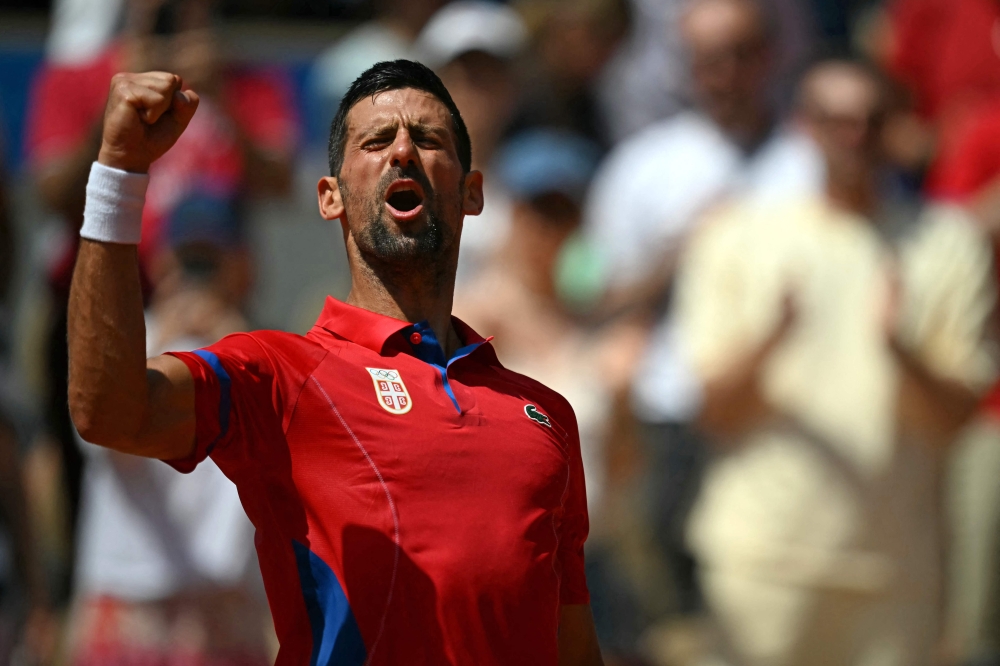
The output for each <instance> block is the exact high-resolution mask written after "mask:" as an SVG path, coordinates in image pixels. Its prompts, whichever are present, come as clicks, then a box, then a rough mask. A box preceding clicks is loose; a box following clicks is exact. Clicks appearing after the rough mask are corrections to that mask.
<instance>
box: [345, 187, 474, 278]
mask: <svg viewBox="0 0 1000 666" xmlns="http://www.w3.org/2000/svg"><path fill="white" fill-rule="evenodd" d="M400 178H412V179H413V180H415V181H417V182H418V183H420V186H421V187H422V188H423V190H424V210H423V216H424V219H425V223H424V224H423V225H421V226H420V228H419V229H416V230H413V231H406V230H393V227H394V226H395V224H394V222H393V219H392V215H391V214H390V213H389V211H388V210H386V206H385V193H386V191H387V190H388V188H389V186H390V185H391V184H392V183H393V182H394V181H396V180H398V179H400ZM340 187H341V190H342V192H343V195H344V201H345V204H346V208H347V209H348V210H356V211H360V214H361V218H362V219H363V220H364V221H365V224H364V226H363V228H362V229H361V231H360V232H359V233H358V234H356V235H355V237H354V240H355V243H356V244H357V247H358V251H359V252H360V254H361V258H362V259H363V260H364V261H365V263H366V264H367V265H368V266H369V267H370V268H371V269H372V270H373V271H375V272H376V273H380V274H384V275H386V276H387V277H388V276H389V275H394V276H412V277H415V276H416V274H428V273H430V274H433V275H435V276H440V275H442V274H444V273H447V272H448V268H449V267H450V266H449V265H450V263H452V262H451V261H450V255H451V254H452V252H451V249H452V245H453V243H454V240H455V232H454V231H453V230H452V229H451V228H450V227H448V225H447V224H445V223H444V222H443V221H442V217H443V213H444V211H443V202H442V201H441V200H440V198H439V197H438V196H437V193H436V192H435V191H434V189H433V188H432V187H431V185H430V183H429V182H428V181H427V178H426V177H425V176H424V175H423V174H422V173H419V172H416V171H415V170H409V169H399V168H396V169H392V170H390V171H388V172H387V173H386V174H384V175H383V176H382V178H381V179H380V180H379V182H378V184H377V185H376V186H375V189H374V191H373V192H372V193H371V195H370V196H367V197H365V196H363V195H360V194H355V192H354V191H353V190H352V189H350V188H349V187H347V186H346V184H344V183H342V184H341V186H340ZM415 223H416V222H415ZM417 224H418V223H417Z"/></svg>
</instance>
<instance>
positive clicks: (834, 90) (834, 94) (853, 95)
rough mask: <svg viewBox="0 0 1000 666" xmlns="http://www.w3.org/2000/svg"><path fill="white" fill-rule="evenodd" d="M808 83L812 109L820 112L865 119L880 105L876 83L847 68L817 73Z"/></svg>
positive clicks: (861, 73)
mask: <svg viewBox="0 0 1000 666" xmlns="http://www.w3.org/2000/svg"><path fill="white" fill-rule="evenodd" d="M810 83H811V90H810V91H809V92H810V93H811V97H812V103H813V106H814V108H816V109H817V110H818V111H820V112H821V113H825V114H828V115H834V116H865V115H869V114H871V113H874V112H876V111H877V110H878V108H879V106H880V102H881V100H880V94H879V86H878V84H877V83H876V82H875V81H874V80H872V79H871V77H869V76H868V75H867V74H865V73H863V72H861V71H856V70H854V69H852V68H849V67H831V68H829V69H827V70H825V71H820V72H817V73H816V74H814V78H813V80H812V81H811V82H810Z"/></svg>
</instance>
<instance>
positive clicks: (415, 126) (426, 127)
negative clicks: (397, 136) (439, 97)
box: [359, 120, 451, 140]
mask: <svg viewBox="0 0 1000 666" xmlns="http://www.w3.org/2000/svg"><path fill="white" fill-rule="evenodd" d="M406 127H407V129H408V130H409V131H410V132H411V133H412V134H415V135H417V136H421V135H424V136H427V135H433V136H438V137H445V136H449V135H450V133H451V131H450V129H449V128H447V127H442V126H439V125H432V124H430V123H426V122H415V123H408V124H407V126H406ZM398 128H399V121H398V120H390V121H388V122H385V123H383V124H381V125H376V126H375V127H371V128H369V129H367V130H363V131H362V132H361V133H360V135H359V139H361V140H364V139H368V138H371V137H377V136H382V135H385V134H389V133H390V132H392V133H394V132H396V130H397V129H398Z"/></svg>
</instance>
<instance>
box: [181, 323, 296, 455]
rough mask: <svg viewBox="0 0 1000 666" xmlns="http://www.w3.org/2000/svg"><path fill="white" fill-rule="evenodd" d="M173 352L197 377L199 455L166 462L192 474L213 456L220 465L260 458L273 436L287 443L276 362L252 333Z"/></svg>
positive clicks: (196, 452) (192, 374)
mask: <svg viewBox="0 0 1000 666" xmlns="http://www.w3.org/2000/svg"><path fill="white" fill-rule="evenodd" d="M168 353H169V354H170V355H171V356H174V357H176V358H178V359H180V360H181V361H183V362H184V364H185V365H187V367H188V369H189V370H190V371H191V376H192V377H193V378H194V386H195V419H196V425H195V450H194V453H193V454H192V455H190V456H188V457H187V458H184V459H180V460H167V461H164V462H166V463H167V464H168V465H170V466H172V467H174V468H175V469H177V470H178V471H180V472H184V473H188V472H190V471H192V470H193V469H194V468H195V467H196V466H197V465H198V464H199V463H201V462H202V461H203V460H204V459H205V458H207V457H208V456H209V455H211V456H212V457H213V459H215V460H216V462H218V463H219V465H220V467H223V468H224V466H229V467H233V466H238V465H243V464H246V463H247V462H248V461H250V460H252V459H254V457H255V455H254V454H255V453H257V454H259V453H260V451H259V449H260V448H261V447H262V446H264V443H265V442H267V441H269V440H268V438H269V437H270V438H271V440H270V441H274V439H273V438H274V437H278V440H277V441H282V439H283V438H282V430H281V418H280V412H281V403H280V398H279V396H278V393H279V391H278V390H277V389H278V383H277V382H276V376H275V375H276V373H275V368H274V364H273V362H272V360H271V358H270V357H269V355H268V354H267V353H266V351H265V349H264V347H263V346H262V345H261V344H260V343H259V342H258V341H257V340H255V339H254V337H253V336H252V335H250V334H244V333H240V334H236V335H230V336H228V337H225V338H223V339H222V340H220V341H219V342H217V343H216V344H214V345H211V346H209V347H206V348H204V349H199V350H196V351H193V352H168ZM224 471H225V468H224Z"/></svg>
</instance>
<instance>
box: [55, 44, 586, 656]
mask: <svg viewBox="0 0 1000 666" xmlns="http://www.w3.org/2000/svg"><path fill="white" fill-rule="evenodd" d="M197 106H198V96H197V94H196V93H195V92H194V91H191V90H185V89H184V86H183V83H182V81H181V80H180V78H179V77H177V76H175V75H172V74H167V73H162V72H152V73H147V74H119V75H117V76H116V77H115V78H114V81H113V83H112V87H111V94H110V98H109V100H108V106H107V111H106V113H105V120H104V138H103V145H102V148H101V152H100V156H99V158H98V161H97V163H95V164H94V166H93V169H92V171H91V175H90V182H89V184H88V187H87V211H86V215H85V218H86V219H85V223H84V226H83V229H82V230H81V235H82V236H83V239H84V240H83V242H82V243H81V247H80V255H79V259H78V261H77V267H76V273H75V277H74V281H73V291H72V296H71V301H70V310H69V351H70V408H71V411H72V414H73V419H74V422H75V423H76V426H77V428H78V429H79V431H80V434H81V435H82V436H83V437H84V438H85V439H87V440H88V441H91V442H94V443H97V444H101V445H104V446H107V447H110V448H113V449H116V450H119V451H124V452H127V453H133V454H136V455H142V456H149V457H154V458H161V459H163V460H165V461H167V462H168V463H169V464H171V465H173V466H174V467H176V468H177V469H179V470H181V471H189V470H191V469H193V468H194V466H195V465H197V464H198V463H199V462H201V461H202V460H204V459H205V458H206V457H207V456H209V455H211V456H212V458H213V459H214V460H215V462H216V463H217V464H218V466H219V467H220V468H221V469H222V471H223V472H225V474H226V475H227V476H228V477H229V478H230V479H232V480H233V481H234V482H235V483H236V486H237V488H238V489H239V493H240V496H241V498H242V501H243V506H244V508H245V509H246V512H247V515H248V516H249V517H250V520H251V521H252V522H253V524H254V525H255V527H256V529H257V537H256V543H257V551H258V555H259V558H260V566H261V570H262V572H263V575H264V581H265V585H266V588H267V593H268V599H269V601H270V605H271V610H272V614H273V615H274V621H275V627H276V630H277V634H278V637H279V639H280V641H281V651H280V653H279V655H278V660H277V664H278V666H286V665H287V666H291V665H296V666H307V665H308V666H314V665H327V664H330V665H334V664H335V665H337V666H341V665H343V666H353V665H355V664H356V665H358V666H360V665H362V664H407V665H415V664H434V665H435V666H437V665H439V664H463V665H464V664H475V665H478V666H484V665H487V664H498V665H499V664H503V665H515V664H516V665H522V664H552V665H553V666H554V665H556V664H559V665H565V664H571V665H574V666H575V665H580V666H584V665H586V666H591V665H599V664H601V657H600V652H599V650H598V647H597V640H596V637H595V632H594V627H593V621H592V619H591V614H590V609H589V606H588V601H589V596H588V592H587V585H586V580H585V578H584V567H583V543H584V541H585V539H586V537H587V529H588V524H587V508H586V507H587V505H586V492H585V489H584V480H583V467H582V464H581V461H580V450H579V441H578V435H577V430H576V423H575V418H574V416H573V412H572V410H571V408H570V407H569V405H568V404H567V403H566V401H565V400H564V399H563V398H562V397H560V396H559V395H557V394H556V393H553V392H552V391H550V390H548V389H546V388H545V387H544V386H541V385H540V384H538V383H536V382H534V381H532V380H530V379H527V378H525V377H522V376H520V375H518V374H516V373H513V372H511V371H509V370H507V369H505V368H504V367H503V366H502V365H500V363H499V362H498V361H497V358H496V355H495V353H494V351H493V349H492V347H491V345H490V343H489V340H484V339H483V338H481V337H480V336H479V335H478V334H477V333H475V332H474V331H473V330H471V329H470V328H468V327H467V326H465V325H464V324H463V323H462V322H460V321H459V320H457V319H454V318H453V317H452V316H451V306H452V293H453V290H454V284H455V268H456V265H457V261H458V251H459V239H460V238H461V233H462V223H463V218H464V216H465V215H476V214H478V213H479V212H480V210H481V209H482V206H483V194H482V186H483V179H482V175H481V174H480V173H478V172H476V171H472V170H471V167H470V162H471V146H470V142H469V136H468V132H467V131H466V128H465V124H464V122H463V121H462V117H461V115H460V114H459V112H458V109H457V108H456V106H455V104H454V102H453V101H452V99H451V96H450V95H449V94H448V91H447V90H446V89H445V88H444V86H443V85H442V83H441V81H440V80H439V79H438V78H437V77H436V76H435V75H434V74H433V73H432V72H431V71H430V70H428V69H427V68H426V67H424V66H422V65H419V64H417V63H413V62H409V61H405V60H398V61H395V62H383V63H379V64H378V65H375V66H374V67H372V68H371V69H369V70H368V71H367V72H365V73H364V74H362V75H361V77H359V78H358V80H357V81H355V83H354V84H353V86H352V87H351V88H350V90H349V91H348V93H347V95H346V96H345V97H344V100H343V101H342V102H341V104H340V108H339V110H338V111H337V115H336V117H335V119H334V122H333V125H332V128H331V132H330V149H329V150H330V173H331V176H330V177H327V178H323V179H322V180H320V182H319V188H318V189H319V210H320V214H321V215H322V216H323V218H324V219H327V220H339V221H340V224H341V227H342V228H343V232H344V239H345V243H346V246H347V253H348V259H349V263H350V267H351V274H352V278H353V284H352V288H351V292H350V294H349V296H348V298H347V302H346V303H341V302H339V301H336V300H334V299H332V298H331V299H328V301H327V303H326V307H325V308H324V310H323V312H322V313H321V314H320V317H319V320H318V321H317V322H316V325H315V326H314V327H313V329H312V330H311V331H310V332H309V333H307V334H306V335H305V336H298V335H292V334H288V333H281V332H275V331H261V332H257V333H249V334H238V335H233V336H229V337H227V338H224V339H223V340H222V341H221V342H219V343H217V344H214V345H212V346H210V347H208V348H205V349H202V350H198V351H195V352H192V353H174V354H167V355H164V356H160V357H157V358H154V359H149V360H147V359H146V357H145V353H144V349H145V333H144V324H143V313H142V299H141V295H140V288H139V277H138V268H137V261H136V243H138V240H139V235H140V234H139V231H140V215H141V211H142V204H143V197H144V192H145V187H146V182H147V180H148V176H146V175H145V174H146V172H147V170H148V169H149V165H150V164H151V163H152V162H153V161H154V160H156V159H157V158H158V157H160V156H161V155H162V154H163V153H164V152H166V151H167V150H168V149H169V148H170V147H171V146H172V145H173V143H174V141H175V140H176V139H177V137H178V136H179V135H180V134H181V132H183V131H184V127H185V126H186V124H187V122H188V121H189V120H190V119H191V117H192V116H193V114H194V112H195V109H196V108H197Z"/></svg>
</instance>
